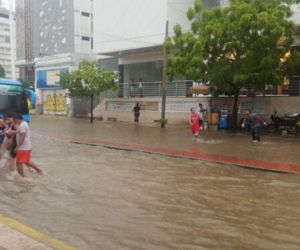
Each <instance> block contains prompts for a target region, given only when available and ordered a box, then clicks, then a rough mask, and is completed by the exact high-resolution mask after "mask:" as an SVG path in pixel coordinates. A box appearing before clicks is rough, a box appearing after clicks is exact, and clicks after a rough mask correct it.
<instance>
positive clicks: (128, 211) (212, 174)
mask: <svg viewBox="0 0 300 250" xmlns="http://www.w3.org/2000/svg"><path fill="white" fill-rule="evenodd" d="M125 127H126V129H127V130H126V131H127V132H126V134H125V133H124V131H125V129H124V128H125ZM31 129H32V140H33V144H34V148H33V154H32V159H33V160H34V161H35V162H36V163H38V164H39V165H40V166H41V167H42V168H43V169H44V170H45V171H46V172H47V175H46V176H38V175H36V174H34V173H31V172H29V171H27V172H26V174H27V176H28V177H30V178H28V180H26V181H20V180H19V179H18V178H13V179H12V178H8V177H7V176H6V169H5V168H4V167H3V166H2V165H1V167H0V183H1V184H0V213H5V214H7V215H9V216H11V217H14V218H16V219H18V220H20V221H21V222H23V223H25V224H27V225H30V226H31V227H33V228H35V229H37V230H39V231H42V232H44V233H47V234H49V235H51V236H52V237H55V238H57V239H59V240H62V241H64V242H66V243H69V244H71V245H73V246H75V247H76V248H77V249H88V250H90V249H95V250H96V249H104V250H109V249H111V250H116V249H122V250H123V249H125V250H126V249H137V250H138V249H151V250H152V249H162V250H163V249H199V250H200V249H201V250H202V249H220V250H221V249H222V250H223V249H246V250H247V249H249V250H253V249H256V250H260V249H261V250H266V249H270V250H277V249H278V250H283V249H285V250H299V249H300V175H296V174H280V173H274V172H267V171H256V170H251V169H245V168H239V167H236V166H230V165H224V164H216V163H211V162H205V161H200V160H190V159H181V158H174V157H169V156H163V155H155V154H145V153H140V152H134V151H124V150H123V151H121V150H115V149H109V148H105V147H101V146H89V145H84V144H75V143H71V142H69V141H66V140H61V139H60V135H74V136H82V137H90V138H92V137H93V136H94V137H99V138H100V137H101V138H102V139H103V138H104V139H106V140H111V141H118V140H121V141H122V140H130V138H129V137H130V136H128V135H129V134H130V135H135V136H134V137H135V139H134V140H135V142H136V143H137V142H140V143H142V142H143V141H142V140H143V139H142V138H140V140H139V135H140V134H142V133H143V132H142V131H143V127H142V126H140V127H135V126H133V125H132V124H127V125H126V124H118V123H99V122H98V123H97V124H96V125H95V124H94V125H92V127H91V126H90V124H89V123H88V122H87V121H86V120H66V119H61V118H60V119H57V120H56V119H49V118H47V119H45V118H34V119H33V121H32V123H31ZM145 130H147V135H148V139H147V140H146V139H145V140H144V142H145V143H150V142H151V141H153V143H155V141H157V145H160V146H161V147H163V146H164V145H165V146H168V143H170V141H171V142H172V143H173V144H174V143H175V139H174V138H171V139H170V140H168V134H167V135H166V134H159V133H160V132H157V128H154V127H153V128H145ZM101 131H102V133H101ZM103 131H105V133H103ZM109 131H111V133H110V132H109ZM116 131H119V132H116ZM170 131H171V132H169V133H171V134H172V133H173V134H176V133H182V134H183V137H182V138H188V139H186V140H185V139H182V142H180V141H178V143H183V144H186V145H188V144H191V143H192V142H191V140H190V139H191V138H190V134H189V131H185V130H183V129H180V128H172V129H171V128H170ZM176 131H177V132H176ZM122 133H124V136H123V137H122ZM122 138H123V139H122ZM124 138H125V139H124ZM290 144H291V145H293V144H295V145H296V144H297V141H296V142H295V141H292V142H291V143H290ZM296 146H298V145H296ZM274 147H275V146H274ZM296 158H297V156H296V154H294V155H292V156H291V159H296ZM299 158H300V156H299ZM296 160H297V159H296ZM2 163H3V162H2ZM0 245H1V244H0Z"/></svg>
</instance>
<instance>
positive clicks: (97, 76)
mask: <svg viewBox="0 0 300 250" xmlns="http://www.w3.org/2000/svg"><path fill="white" fill-rule="evenodd" d="M60 78H61V84H62V85H63V86H64V87H65V88H66V89H67V91H68V94H69V96H70V97H90V100H91V119H90V121H91V123H92V122H93V106H94V105H93V98H94V96H97V95H100V93H101V92H103V91H105V90H109V89H116V88H117V86H116V83H115V79H116V74H115V73H114V72H112V71H102V70H101V69H100V65H99V63H98V62H90V61H82V62H80V64H79V66H78V69H77V70H74V71H72V72H64V73H61V74H60Z"/></svg>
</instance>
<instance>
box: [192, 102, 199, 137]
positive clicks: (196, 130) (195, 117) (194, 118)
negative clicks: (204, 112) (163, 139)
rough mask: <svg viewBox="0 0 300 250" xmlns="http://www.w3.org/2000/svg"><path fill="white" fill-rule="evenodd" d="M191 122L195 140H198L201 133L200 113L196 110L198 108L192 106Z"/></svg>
mask: <svg viewBox="0 0 300 250" xmlns="http://www.w3.org/2000/svg"><path fill="white" fill-rule="evenodd" d="M189 123H190V125H191V128H192V133H193V135H194V141H196V140H197V139H198V135H199V127H200V124H199V114H198V113H197V112H196V110H195V109H194V108H191V115H190V120H189Z"/></svg>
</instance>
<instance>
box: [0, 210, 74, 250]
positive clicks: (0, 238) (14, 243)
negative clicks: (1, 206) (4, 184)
mask: <svg viewBox="0 0 300 250" xmlns="http://www.w3.org/2000/svg"><path fill="white" fill-rule="evenodd" d="M50 249H60V250H74V249H75V248H73V247H71V246H68V245H67V244H65V243H63V242H61V241H58V240H56V239H53V238H51V237H50V236H48V235H46V234H44V233H42V232H39V231H37V230H35V229H33V228H31V227H29V226H26V225H24V224H22V223H21V222H19V221H17V220H15V219H12V218H10V217H8V216H6V215H3V214H0V250H50Z"/></svg>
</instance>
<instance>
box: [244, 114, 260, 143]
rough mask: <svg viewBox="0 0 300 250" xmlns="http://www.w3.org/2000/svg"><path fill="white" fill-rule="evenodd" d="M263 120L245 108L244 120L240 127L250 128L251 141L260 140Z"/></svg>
mask: <svg viewBox="0 0 300 250" xmlns="http://www.w3.org/2000/svg"><path fill="white" fill-rule="evenodd" d="M263 123H264V122H263V120H262V119H261V118H260V117H258V116H257V115H255V114H253V113H252V111H251V110H250V109H246V110H245V113H244V121H243V123H242V125H241V126H242V128H250V130H251V136H252V141H253V142H260V132H261V128H262V126H263Z"/></svg>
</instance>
